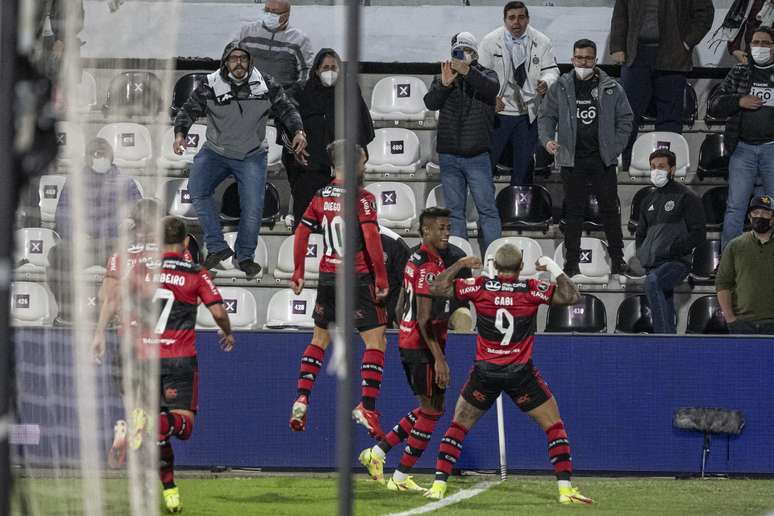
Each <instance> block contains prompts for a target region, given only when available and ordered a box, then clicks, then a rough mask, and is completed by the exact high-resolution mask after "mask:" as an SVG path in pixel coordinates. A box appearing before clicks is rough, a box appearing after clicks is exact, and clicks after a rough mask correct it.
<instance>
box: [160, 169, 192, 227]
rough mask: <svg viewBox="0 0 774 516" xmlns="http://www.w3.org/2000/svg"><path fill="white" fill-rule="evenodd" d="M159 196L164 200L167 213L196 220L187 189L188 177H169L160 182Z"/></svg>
mask: <svg viewBox="0 0 774 516" xmlns="http://www.w3.org/2000/svg"><path fill="white" fill-rule="evenodd" d="M159 198H161V199H162V200H163V201H164V206H165V207H166V210H167V213H168V214H170V215H173V216H175V217H180V218H183V219H185V220H197V217H196V210H195V209H194V206H193V203H192V202H191V193H190V192H189V191H188V178H179V179H170V180H168V181H166V182H164V183H162V184H161V192H159Z"/></svg>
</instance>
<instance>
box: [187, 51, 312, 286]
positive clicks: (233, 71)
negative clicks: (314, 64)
mask: <svg viewBox="0 0 774 516" xmlns="http://www.w3.org/2000/svg"><path fill="white" fill-rule="evenodd" d="M269 112H271V114H272V116H274V118H276V119H278V120H280V121H281V122H282V124H283V125H284V126H285V127H286V128H288V130H289V132H290V134H292V135H294V136H293V143H292V147H293V152H295V153H296V155H297V156H298V159H300V160H304V159H305V158H304V157H303V156H302V152H303V150H304V149H305V148H306V135H305V134H304V130H303V125H302V122H301V117H300V116H299V114H298V111H296V109H295V107H293V105H292V104H291V103H290V102H289V101H288V99H287V97H286V96H285V93H284V91H283V89H282V86H280V85H279V84H277V83H276V82H275V81H274V79H273V78H272V77H271V76H270V75H267V74H261V72H259V71H258V69H256V68H255V67H253V66H252V65H251V59H250V54H249V53H248V51H247V49H246V48H245V47H244V46H243V45H242V44H241V43H240V42H237V41H234V42H231V43H229V44H228V45H227V46H226V48H225V50H224V51H223V58H222V59H221V63H220V69H219V70H217V71H216V72H213V73H211V74H209V75H208V76H207V80H206V81H203V82H202V83H201V84H200V85H199V86H198V87H197V88H196V89H195V90H194V92H193V93H192V94H191V96H190V98H189V99H188V100H187V101H186V103H185V104H184V105H183V107H182V108H181V109H180V111H179V112H178V114H177V117H176V118H175V143H174V151H175V152H176V153H178V154H182V153H183V150H184V148H185V144H186V135H187V134H188V130H189V129H190V128H191V126H192V125H193V123H194V122H195V121H196V119H197V118H199V117H202V116H206V117H207V142H206V143H205V144H204V146H203V147H202V149H201V150H200V151H199V153H198V154H197V155H196V157H195V158H194V163H193V167H192V168H191V176H190V178H189V180H188V190H189V193H190V195H191V202H192V203H193V205H194V209H195V210H196V214H197V216H198V217H199V223H200V224H201V226H202V230H203V232H204V238H205V241H206V243H207V259H206V260H205V262H204V266H205V267H206V268H208V269H212V268H214V267H215V266H217V265H218V264H219V263H220V262H221V261H223V260H227V259H228V258H230V257H231V256H234V254H235V252H236V260H235V261H236V263H237V267H238V268H239V269H240V270H242V271H243V272H244V273H245V275H246V276H247V277H248V279H252V278H254V277H255V276H257V275H258V273H259V272H260V271H261V267H260V265H258V264H257V263H255V262H254V261H253V258H254V256H255V247H256V246H257V244H258V230H259V229H260V226H261V217H262V213H263V196H264V192H265V188H266V167H267V163H266V157H267V153H268V152H267V149H268V146H267V143H266V119H267V117H268V114H269ZM229 176H233V177H234V179H236V182H237V184H238V186H239V208H240V212H241V214H240V217H239V230H238V231H239V233H238V235H237V240H236V246H235V247H236V249H234V250H232V249H230V248H229V247H228V244H226V241H225V240H224V239H223V230H222V229H221V227H220V216H219V214H218V209H217V207H216V204H215V200H214V199H213V197H212V194H213V193H214V192H215V188H217V186H218V185H219V184H220V183H222V182H223V181H224V180H225V179H226V178H227V177H229Z"/></svg>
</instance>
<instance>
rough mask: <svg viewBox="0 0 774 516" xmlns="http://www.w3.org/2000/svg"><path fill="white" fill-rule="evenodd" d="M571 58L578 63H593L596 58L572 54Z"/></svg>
mask: <svg viewBox="0 0 774 516" xmlns="http://www.w3.org/2000/svg"><path fill="white" fill-rule="evenodd" d="M572 58H573V59H575V60H576V61H578V62H579V63H594V62H595V61H596V60H597V58H596V57H591V56H582V57H579V56H572Z"/></svg>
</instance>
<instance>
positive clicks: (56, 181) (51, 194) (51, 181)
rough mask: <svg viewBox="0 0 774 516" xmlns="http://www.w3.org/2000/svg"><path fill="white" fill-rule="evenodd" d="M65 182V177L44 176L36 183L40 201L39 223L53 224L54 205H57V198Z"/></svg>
mask: <svg viewBox="0 0 774 516" xmlns="http://www.w3.org/2000/svg"><path fill="white" fill-rule="evenodd" d="M66 181H67V176H61V175H46V176H40V181H39V182H38V195H39V197H40V201H39V203H38V205H39V207H40V221H41V222H43V223H48V224H53V223H54V219H55V216H56V205H57V204H58V203H59V196H60V195H62V188H63V187H64V184H65V182H66Z"/></svg>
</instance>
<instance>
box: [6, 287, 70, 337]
mask: <svg viewBox="0 0 774 516" xmlns="http://www.w3.org/2000/svg"><path fill="white" fill-rule="evenodd" d="M58 312H59V309H58V308H57V305H56V300H55V299H54V294H52V293H51V291H50V290H49V289H48V287H47V286H46V285H45V284H43V283H32V282H29V281H17V282H15V283H12V285H11V322H12V324H13V325H14V326H51V324H52V323H53V322H54V319H56V316H57V314H58Z"/></svg>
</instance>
